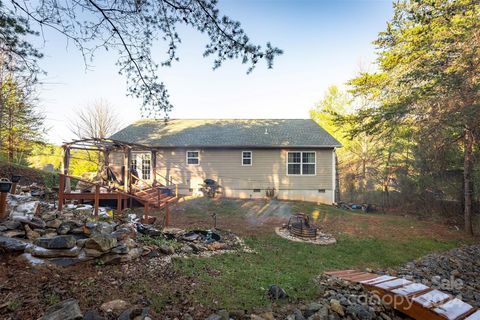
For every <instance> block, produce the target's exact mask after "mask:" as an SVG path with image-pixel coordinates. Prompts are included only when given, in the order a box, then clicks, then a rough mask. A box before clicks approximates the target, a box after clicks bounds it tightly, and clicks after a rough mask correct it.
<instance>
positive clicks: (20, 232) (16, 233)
mask: <svg viewBox="0 0 480 320" xmlns="http://www.w3.org/2000/svg"><path fill="white" fill-rule="evenodd" d="M2 235H3V236H5V237H10V238H14V237H25V231H24V230H19V229H17V230H8V231H5V232H2Z"/></svg>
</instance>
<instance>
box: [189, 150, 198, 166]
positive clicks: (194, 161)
mask: <svg viewBox="0 0 480 320" xmlns="http://www.w3.org/2000/svg"><path fill="white" fill-rule="evenodd" d="M199 154H200V152H199V151H187V164H191V165H196V166H198V165H199V164H200V159H199Z"/></svg>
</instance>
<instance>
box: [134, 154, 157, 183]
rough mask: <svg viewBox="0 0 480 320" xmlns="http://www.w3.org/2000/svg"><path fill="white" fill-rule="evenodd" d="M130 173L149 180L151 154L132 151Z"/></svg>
mask: <svg viewBox="0 0 480 320" xmlns="http://www.w3.org/2000/svg"><path fill="white" fill-rule="evenodd" d="M130 170H132V174H134V175H135V176H136V177H138V178H140V179H142V180H150V178H151V170H152V156H151V154H150V153H149V152H134V153H132V160H131V162H130Z"/></svg>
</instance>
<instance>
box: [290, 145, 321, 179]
mask: <svg viewBox="0 0 480 320" xmlns="http://www.w3.org/2000/svg"><path fill="white" fill-rule="evenodd" d="M315 174H316V154H315V151H290V152H288V156H287V175H289V176H290V175H291V176H293V175H304V176H314V175H315Z"/></svg>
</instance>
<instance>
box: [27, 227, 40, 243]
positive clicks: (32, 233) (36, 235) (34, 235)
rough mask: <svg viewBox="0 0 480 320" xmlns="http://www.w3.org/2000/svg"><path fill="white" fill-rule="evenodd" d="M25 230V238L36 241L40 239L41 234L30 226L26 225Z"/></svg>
mask: <svg viewBox="0 0 480 320" xmlns="http://www.w3.org/2000/svg"><path fill="white" fill-rule="evenodd" d="M24 228H25V236H26V237H27V239H29V240H34V239H37V238H40V233H38V232H36V231H33V230H32V229H31V228H30V226H29V225H28V224H26V225H25V226H24Z"/></svg>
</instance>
